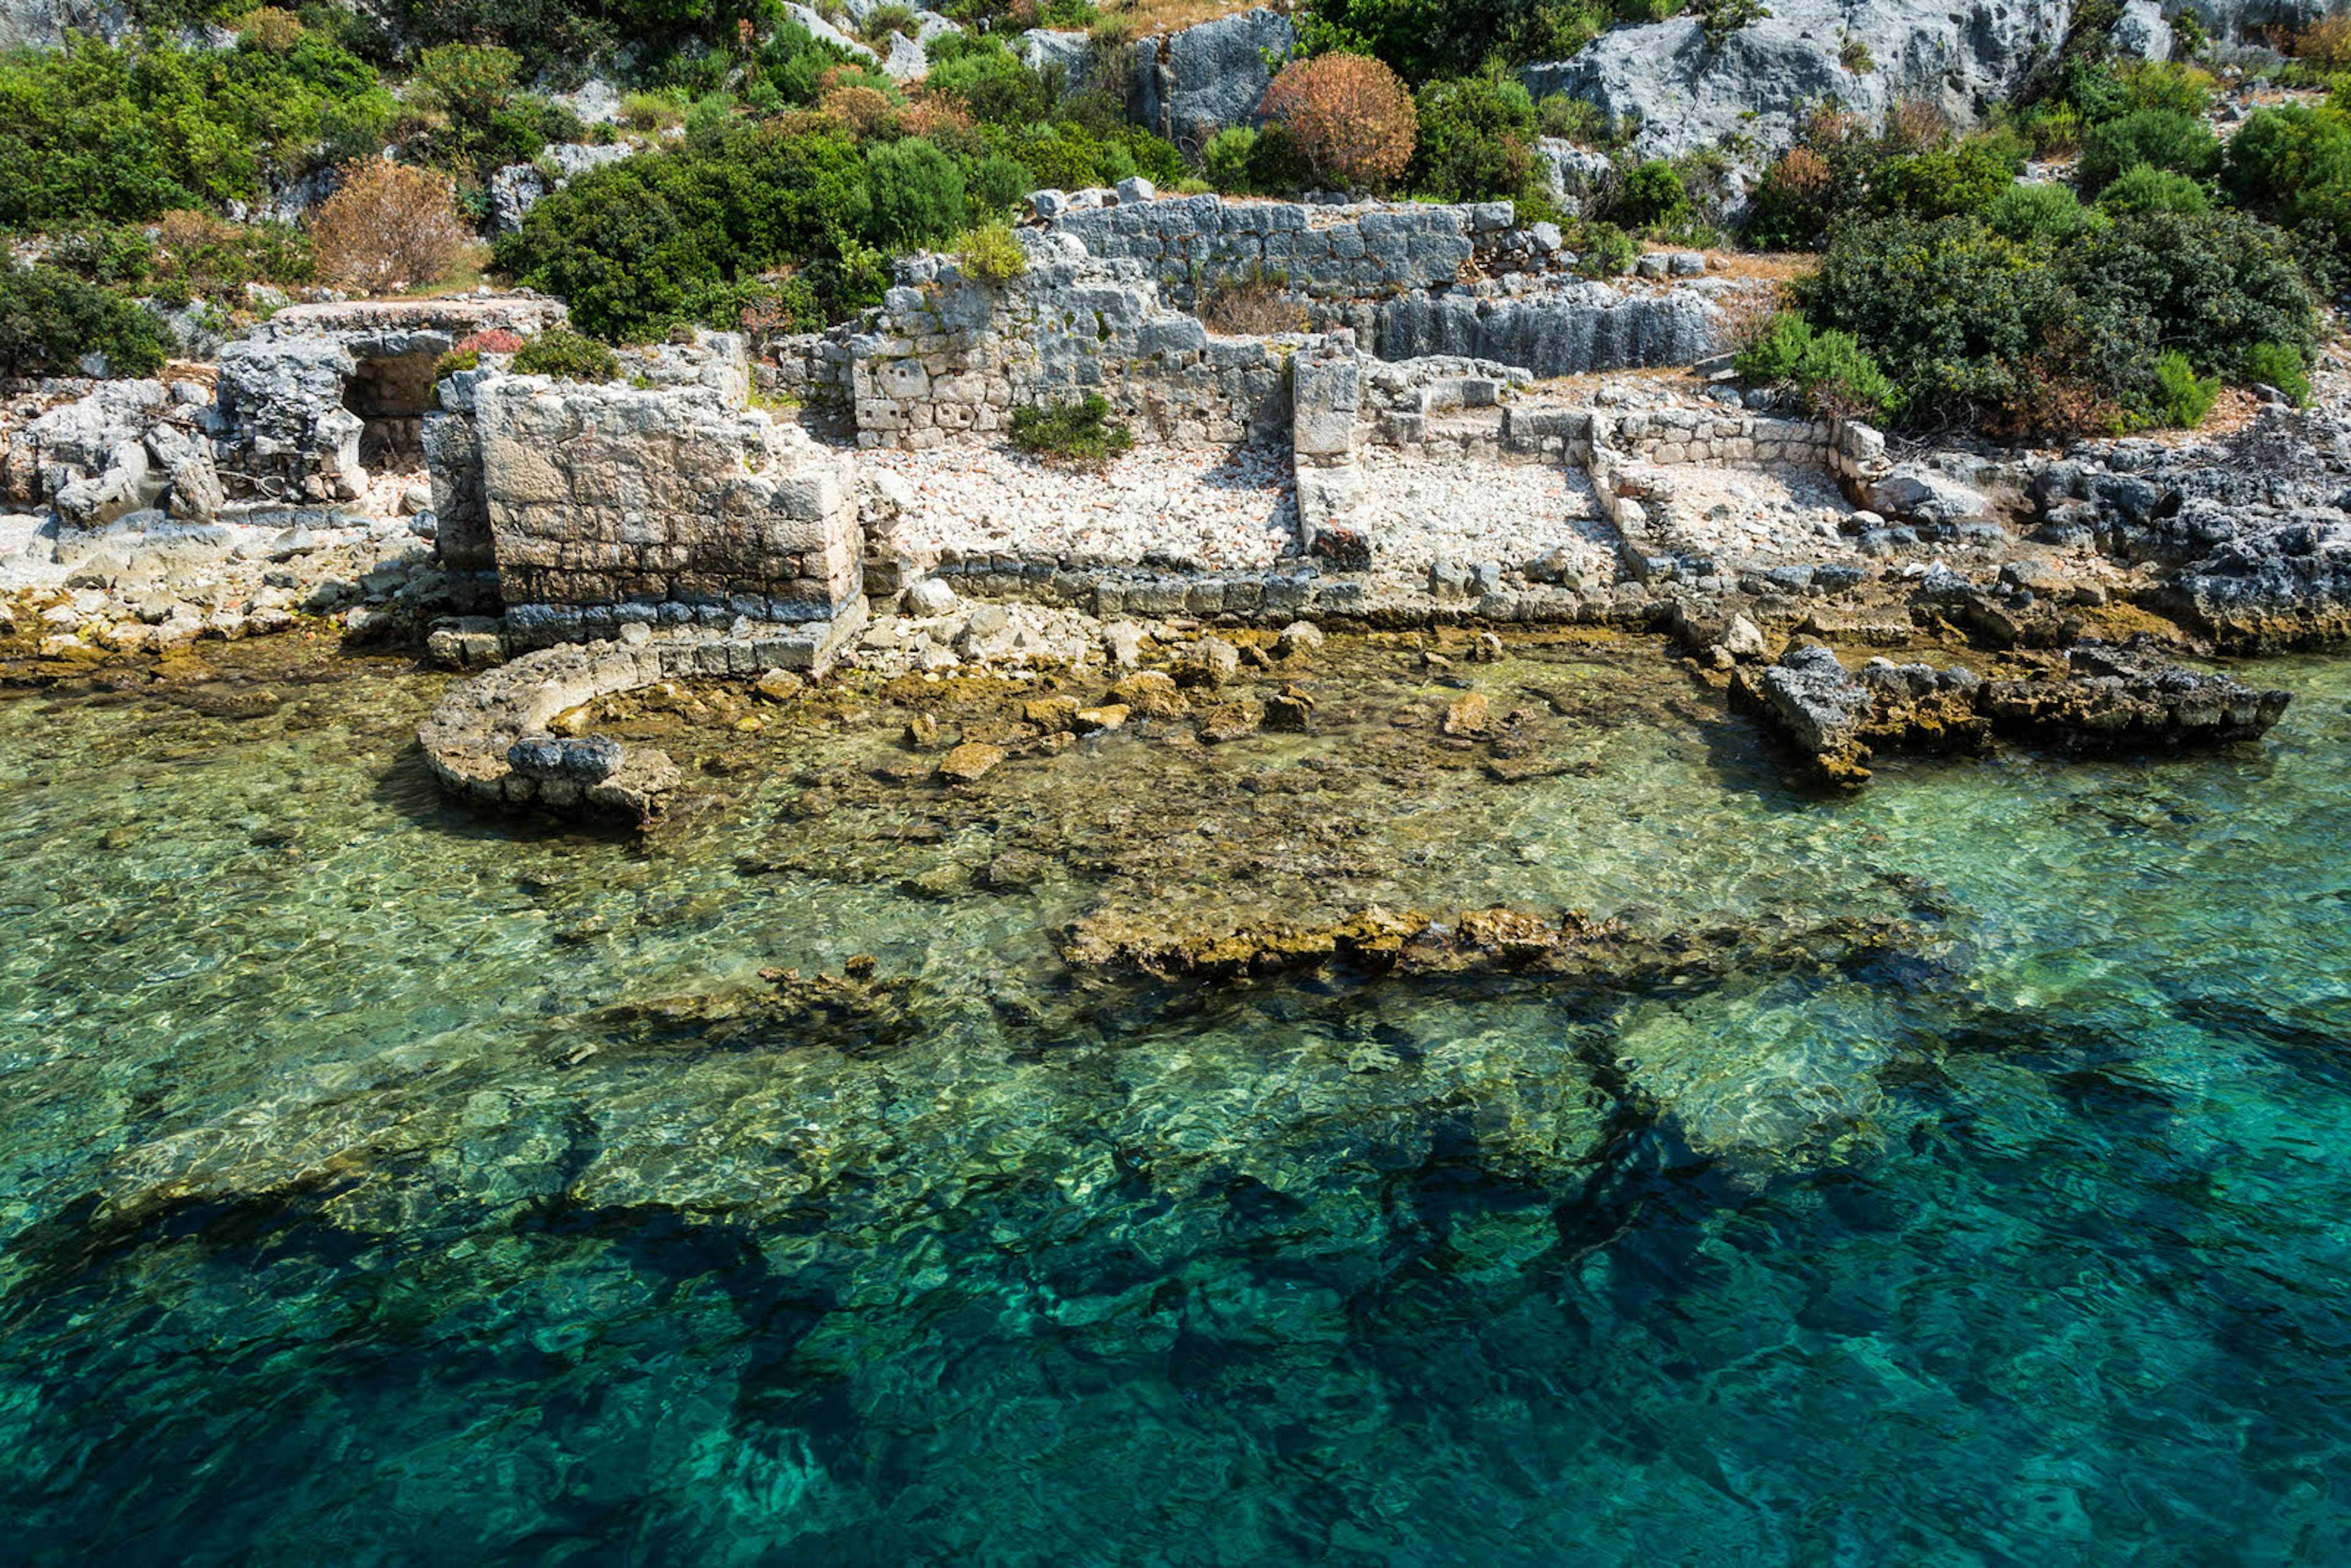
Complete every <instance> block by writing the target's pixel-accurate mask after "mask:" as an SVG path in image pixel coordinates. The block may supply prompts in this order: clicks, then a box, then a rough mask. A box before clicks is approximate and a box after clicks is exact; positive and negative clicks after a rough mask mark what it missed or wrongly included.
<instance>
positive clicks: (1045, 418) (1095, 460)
mask: <svg viewBox="0 0 2351 1568" xmlns="http://www.w3.org/2000/svg"><path fill="white" fill-rule="evenodd" d="M1012 444H1014V445H1015V446H1018V447H1019V448H1020V450H1021V451H1023V452H1027V453H1031V454H1033V455H1036V456H1039V457H1041V458H1043V459H1045V460H1046V461H1047V462H1049V463H1067V464H1071V465H1076V466H1081V467H1088V468H1101V467H1104V466H1106V465H1108V464H1109V463H1110V461H1111V460H1112V459H1113V458H1114V457H1118V456H1120V455H1123V454H1125V453H1127V452H1130V451H1133V450H1134V432H1133V431H1132V430H1129V429H1128V428H1127V427H1126V426H1125V425H1123V424H1120V423H1116V422H1115V421H1113V419H1112V418H1111V417H1110V400H1108V399H1107V398H1105V397H1103V396H1102V394H1101V393H1099V392H1094V393H1091V394H1089V395H1088V396H1087V397H1086V398H1085V399H1083V400H1082V401H1081V402H1052V403H1044V404H1040V405H1039V406H1037V407H1034V408H1016V409H1014V410H1013V411H1012Z"/></svg>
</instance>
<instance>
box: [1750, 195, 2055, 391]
mask: <svg viewBox="0 0 2351 1568" xmlns="http://www.w3.org/2000/svg"><path fill="white" fill-rule="evenodd" d="M1796 298H1797V301H1798V303H1799V304H1800V305H1801V306H1802V308H1803V311H1804V314H1805V315H1806V316H1807V317H1808V318H1810V319H1811V320H1812V322H1813V325H1814V327H1816V328H1827V329H1834V330H1838V331H1844V332H1849V333H1851V334H1852V335H1853V337H1854V339H1855V341H1856V342H1858V343H1859V344H1860V346H1861V347H1862V348H1864V349H1865V350H1868V351H1869V352H1870V354H1871V355H1872V356H1873V357H1874V358H1875V359H1876V361H1877V362H1878V363H1879V364H1881V365H1890V366H1894V367H1896V371H1895V373H1896V375H1897V376H1899V377H1900V378H1901V383H1902V392H1903V401H1904V404H1905V406H1906V407H1907V410H1908V411H1909V413H1911V415H1912V416H1913V417H1914V418H1917V419H1920V420H1924V421H1928V422H1932V421H1937V420H1944V419H1964V420H1970V421H1972V420H1974V419H1976V418H1978V417H1979V416H1980V415H1981V414H1983V413H1986V412H1987V411H1989V410H1992V409H1996V408H1999V407H2001V406H2004V405H2006V404H2008V403H2009V402H2011V401H2012V400H2013V399H2014V397H2015V395H2016V392H2017V389H2018V377H2019V374H2020V371H2019V367H2021V366H2022V364H2023V362H2024V361H2025V360H2026V359H2027V358H2028V357H2030V356H2031V355H2032V354H2033V353H2034V352H2035V351H2036V350H2039V349H2040V348H2041V346H2042V344H2043V340H2044V338H2045V337H2046V335H2047V333H2048V331H2049V329H2051V328H2052V327H2053V326H2055V325H2057V324H2059V323H2060V322H2062V321H2063V320H2064V318H2065V312H2066V308H2067V300H2066V298H2065V293H2064V288H2063V287H2061V285H2060V283H2059V281H2058V278H2057V276H2056V274H2055V272H2054V270H2053V268H2052V267H2049V266H2048V265H2047V262H2046V259H2045V257H2044V256H2043V255H2042V254H2041V253H2039V252H2037V251H2036V250H2034V249H2032V247H2029V246H2023V245H2020V244H2018V243H2017V242H2016V241H2014V240H2011V239H2009V238H2007V237H2005V236H2004V235H1998V234H1994V233H1993V232H1991V230H1990V229H1988V228H1986V227H1984V226H1982V225H1980V224H1979V223H1977V222H1975V221H1974V220H1971V219H1968V218H1944V219H1940V220H1938V221H1936V222H1933V223H1923V222H1920V221H1919V220H1917V219H1915V218H1907V217H1894V218H1879V219H1875V220H1871V221H1866V222H1862V223H1855V224H1850V225H1845V226H1844V227H1842V228H1840V229H1839V230H1837V232H1836V234H1835V235H1834V237H1833V239H1832V240H1831V242H1830V245H1829V247H1828V248H1827V249H1826V250H1825V251H1823V253H1822V254H1821V265H1820V269H1819V270H1818V271H1817V272H1815V273H1813V275H1812V276H1811V277H1808V278H1805V279H1804V280H1802V282H1801V283H1800V284H1798V285H1797V287H1796Z"/></svg>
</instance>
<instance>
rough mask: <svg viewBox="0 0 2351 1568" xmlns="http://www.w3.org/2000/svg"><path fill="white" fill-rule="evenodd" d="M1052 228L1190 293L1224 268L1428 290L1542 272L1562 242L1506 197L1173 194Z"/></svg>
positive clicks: (1062, 216)
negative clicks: (1372, 200)
mask: <svg viewBox="0 0 2351 1568" xmlns="http://www.w3.org/2000/svg"><path fill="white" fill-rule="evenodd" d="M1042 194H1046V195H1053V194H1055V193H1042ZM1088 194H1090V195H1091V194H1094V193H1088ZM1054 205H1055V204H1053V203H1050V202H1049V203H1047V206H1048V207H1052V206H1054ZM1041 215H1043V213H1042V211H1040V216H1041ZM1047 228H1048V230H1049V231H1050V232H1051V233H1055V234H1062V235H1069V236H1071V238H1073V239H1076V240H1078V241H1079V242H1081V244H1083V245H1084V246H1085V247H1086V250H1087V253H1088V254H1089V255H1092V256H1101V257H1103V258H1105V259H1110V260H1126V261H1138V262H1141V263H1143V264H1144V266H1145V267H1148V268H1149V269H1150V272H1151V275H1152V276H1153V277H1155V279H1156V280H1157V281H1158V282H1159V284H1160V286H1161V287H1164V288H1165V289H1166V290H1167V291H1168V296H1169V298H1173V299H1178V300H1185V301H1189V300H1190V299H1191V298H1192V297H1193V295H1194V293H1195V292H1196V290H1198V289H1199V288H1201V287H1207V286H1209V285H1212V284H1214V283H1215V282H1217V280H1218V279H1220V278H1231V277H1250V276H1255V275H1259V274H1264V273H1274V272H1278V273H1280V274H1282V275H1283V276H1284V277H1286V278H1287V279H1288V281H1289V286H1290V287H1291V288H1293V289H1296V290H1298V291H1300V292H1301V293H1304V294H1307V295H1310V296H1312V297H1314V298H1343V299H1360V298H1367V297H1372V296H1376V295H1381V294H1387V293H1393V292H1395V291H1396V290H1399V289H1415V290H1425V289H1428V288H1433V287H1437V286H1438V285H1441V284H1450V283H1454V282H1458V281H1459V280H1460V279H1461V278H1462V277H1463V276H1464V275H1465V273H1468V272H1495V271H1505V270H1509V271H1516V270H1521V269H1524V270H1534V271H1541V270H1546V269H1548V268H1550V267H1552V266H1554V265H1555V264H1556V258H1557V256H1558V255H1559V248H1560V246H1559V232H1558V230H1557V229H1555V228H1552V227H1551V226H1550V225H1534V226H1533V227H1531V228H1527V229H1520V228H1519V227H1518V226H1517V224H1516V213H1515V210H1514V209H1513V208H1512V206H1511V204H1510V203H1508V202H1476V203H1468V204H1460V205H1456V206H1443V207H1437V206H1423V205H1418V204H1414V205H1400V206H1381V205H1365V206H1344V207H1341V206H1322V205H1315V204H1306V203H1300V202H1234V201H1227V200H1226V199H1225V198H1223V197H1221V196H1213V195H1201V196H1174V197H1167V198H1164V199H1159V200H1151V201H1140V202H1122V203H1119V204H1116V205H1103V206H1095V207H1092V208H1087V209H1080V210H1073V211H1056V212H1055V214H1054V215H1053V216H1051V217H1050V219H1049V220H1048V223H1047Z"/></svg>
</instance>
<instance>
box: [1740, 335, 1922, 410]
mask: <svg viewBox="0 0 2351 1568" xmlns="http://www.w3.org/2000/svg"><path fill="white" fill-rule="evenodd" d="M1732 367H1733V368H1734V369H1735V370H1737V371H1738V372H1739V374H1740V377H1741V379H1743V380H1745V381H1748V382H1753V383H1755V384H1757V385H1761V386H1785V387H1790V388H1792V389H1793V390H1794V391H1795V392H1796V393H1797V395H1798V396H1800V397H1802V399H1803V400H1804V403H1805V406H1806V407H1807V408H1809V409H1810V410H1812V411H1813V413H1817V414H1823V415H1827V414H1841V415H1845V416H1848V417H1851V418H1856V419H1870V420H1886V419H1890V418H1892V417H1893V416H1894V414H1895V413H1896V411H1898V410H1899V409H1900V407H1901V406H1902V392H1901V389H1900V388H1898V387H1897V386H1896V385H1895V384H1894V382H1893V381H1892V380H1891V379H1890V378H1888V377H1887V376H1886V372H1885V371H1882V370H1880V369H1879V368H1878V364H1877V361H1876V360H1874V359H1872V358H1871V357H1870V355H1869V354H1868V352H1867V351H1866V350H1864V349H1863V348H1862V346H1861V345H1860V344H1859V343H1857V342H1855V340H1854V339H1853V337H1852V335H1851V334H1850V333H1846V332H1815V331H1813V328H1812V323H1810V322H1808V321H1806V320H1805V319H1803V317H1802V316H1800V315H1798V314H1797V313H1796V312H1794V311H1792V310H1782V311H1780V312H1778V313H1777V314H1775V315H1774V316H1773V317H1772V318H1771V320H1770V321H1769V322H1767V323H1766V324H1765V326H1764V329H1763V330H1762V331H1761V333H1759V334H1758V335H1757V337H1756V339H1755V341H1753V342H1752V343H1750V344H1749V345H1748V346H1747V347H1746V348H1744V349H1742V350H1740V352H1739V354H1738V355H1737V357H1736V358H1735V359H1734V360H1733V361H1732Z"/></svg>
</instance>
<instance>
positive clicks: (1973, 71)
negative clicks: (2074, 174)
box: [1521, 0, 2073, 157]
mask: <svg viewBox="0 0 2351 1568" xmlns="http://www.w3.org/2000/svg"><path fill="white" fill-rule="evenodd" d="M2072 13H2073V6H2072V5H2071V4H2069V3H2068V0H1970V4H1968V5H1962V6H1947V5H1926V4H1923V3H1921V0H1850V3H1847V0H1837V3H1832V0H1773V4H1772V5H1771V9H1770V15H1768V16H1765V17H1764V18H1763V19H1761V20H1760V21H1757V22H1753V23H1750V25H1748V26H1744V27H1741V28H1740V29H1738V30H1737V31H1736V32H1733V33H1732V34H1730V35H1729V37H1727V38H1725V39H1724V40H1723V42H1722V43H1721V45H1720V46H1719V47H1710V46H1709V45H1708V42H1707V39H1706V34H1705V30H1704V28H1703V26H1701V24H1700V22H1699V19H1698V17H1696V16H1677V17H1674V18H1672V19H1670V20H1668V21H1664V22H1656V23H1649V24H1646V25H1642V26H1624V27H1616V28H1613V29H1611V30H1610V31H1608V32H1606V33H1604V34H1602V35H1601V36H1600V37H1598V38H1595V39H1593V41H1592V43H1590V44H1589V45H1587V46H1586V47H1584V48H1583V49H1582V50H1581V51H1579V52H1578V53H1577V54H1576V55H1575V56H1574V57H1573V58H1570V59H1566V60H1561V61H1555V62H1549V63H1544V64H1539V65H1532V66H1529V67H1527V68H1525V70H1524V71H1523V72H1522V73H1521V74H1522V78H1523V79H1524V81H1525V82H1526V85H1527V89H1528V90H1529V91H1531V92H1532V93H1533V94H1535V96H1537V97H1538V98H1540V97H1542V96H1544V95H1546V94H1549V93H1554V92H1564V93H1567V94H1570V95H1571V96H1573V97H1576V98H1582V99H1589V100H1590V101H1591V102H1593V104H1595V105H1597V106H1598V107H1599V108H1600V109H1601V110H1603V111H1604V112H1605V113H1607V114H1609V115H1611V116H1614V117H1615V118H1617V119H1619V120H1625V119H1637V120H1638V121H1639V123H1640V131H1639V134H1638V135H1637V137H1636V138H1635V142H1634V145H1635V149H1636V150H1637V151H1638V152H1641V153H1642V154H1643V155H1645V156H1652V157H1663V156H1670V155H1672V154H1674V153H1677V152H1688V151H1690V150H1692V149H1694V148H1700V147H1714V146H1719V145H1720V144H1721V143H1722V142H1723V141H1724V140H1725V139H1726V138H1729V137H1733V136H1745V137H1751V138H1753V139H1754V140H1755V141H1757V142H1759V143H1761V145H1762V146H1763V147H1765V148H1766V149H1771V148H1776V147H1780V146H1784V145H1785V144H1786V143H1787V142H1788V141H1790V140H1791V138H1792V136H1793V134H1794V131H1795V130H1796V127H1797V122H1798V120H1799V118H1800V117H1801V116H1802V113H1803V112H1804V110H1805V109H1806V108H1807V107H1808V106H1810V105H1812V104H1815V103H1820V102H1823V101H1834V102H1836V103H1839V104H1841V105H1843V106H1844V108H1845V109H1848V110H1854V111H1855V112H1857V113H1860V114H1863V115H1865V116H1867V117H1870V118H1872V119H1876V118H1878V117H1881V116H1883V115H1884V113H1885V112H1886V110H1888V109H1890V108H1891V107H1892V106H1893V105H1894V104H1896V102H1898V101H1900V100H1901V99H1905V98H1924V99H1928V100H1929V101H1931V102H1934V103H1936V104H1938V105H1939V106H1940V107H1941V108H1942V109H1943V110H1944V111H1945V112H1946V113H1948V114H1949V115H1951V116H1952V117H1953V118H1954V119H1956V120H1959V121H1961V122H1963V123H1965V122H1969V121H1972V120H1974V119H1976V118H1977V117H1978V116H1979V115H1980V113H1981V112H1982V111H1983V110H1985V109H1987V108H1988V107H1990V106H1991V104H1992V103H1994V102H1998V101H2000V100H2002V99H2006V98H2007V97H2009V95H2010V94H2011V93H2012V92H2013V91H2014V90H2015V89H2016V87H2017V85H2018V84H2019V83H2020V82H2021V81H2022V79H2023V78H2024V75H2025V73H2026V72H2027V71H2028V70H2030V69H2031V68H2032V66H2033V65H2034V64H2036V63H2037V62H2038V61H2039V60H2040V59H2041V58H2043V57H2045V56H2046V55H2048V54H2049V53H2051V52H2053V51H2054V50H2055V49H2056V47H2058V46H2059V45H2060V44H2062V43H2063V42H2064V37H2065V29H2066V26H2067V24H2068V22H2069V21H2070V19H2071V16H2072Z"/></svg>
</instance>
